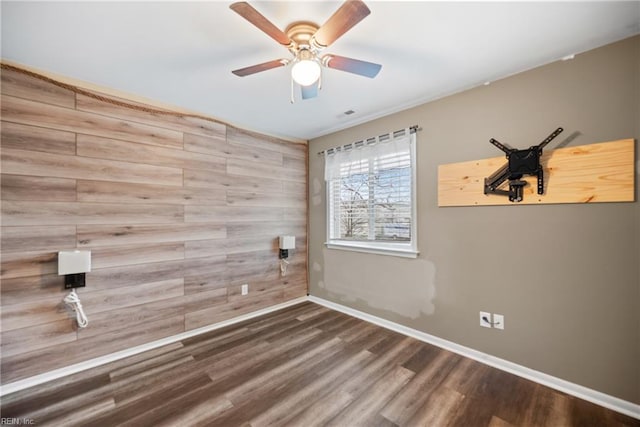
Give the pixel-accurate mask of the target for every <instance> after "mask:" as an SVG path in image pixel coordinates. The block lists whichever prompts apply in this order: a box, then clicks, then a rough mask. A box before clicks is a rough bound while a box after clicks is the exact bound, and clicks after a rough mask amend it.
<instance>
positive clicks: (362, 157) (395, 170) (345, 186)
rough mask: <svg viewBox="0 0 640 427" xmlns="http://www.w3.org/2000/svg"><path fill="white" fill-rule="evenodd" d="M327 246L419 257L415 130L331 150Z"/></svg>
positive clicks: (327, 161)
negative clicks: (416, 212)
mask: <svg viewBox="0 0 640 427" xmlns="http://www.w3.org/2000/svg"><path fill="white" fill-rule="evenodd" d="M325 180H326V183H327V200H328V203H327V208H328V212H327V234H328V236H327V237H328V239H327V247H329V248H333V249H348V250H355V251H363V252H374V253H383V254H389V255H397V256H405V257H412V258H415V257H416V256H417V236H416V221H415V220H416V218H415V217H416V214H415V211H416V204H415V133H413V132H410V131H409V129H405V130H402V131H399V132H395V133H394V134H393V135H389V134H388V135H383V136H381V137H378V138H371V139H369V140H366V141H359V142H356V143H354V144H349V145H347V146H343V147H339V148H336V149H332V150H328V151H327V152H326V153H325Z"/></svg>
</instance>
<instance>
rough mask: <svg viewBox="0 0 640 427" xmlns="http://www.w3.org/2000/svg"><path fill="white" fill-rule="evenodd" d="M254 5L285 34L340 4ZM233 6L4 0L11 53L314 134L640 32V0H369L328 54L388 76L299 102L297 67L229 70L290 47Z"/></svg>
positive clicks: (326, 85) (338, 79)
mask: <svg viewBox="0 0 640 427" xmlns="http://www.w3.org/2000/svg"><path fill="white" fill-rule="evenodd" d="M250 3H251V4H252V5H253V6H254V7H255V8H256V9H257V10H258V11H260V12H261V13H262V14H263V15H264V16H266V17H267V18H268V19H269V20H271V21H272V22H273V23H274V24H275V25H276V26H278V27H279V28H281V29H284V28H285V27H286V26H287V25H288V24H290V23H291V22H293V21H298V20H310V21H314V22H316V23H317V24H322V23H324V22H325V20H326V19H327V18H328V17H329V16H331V14H332V13H333V12H334V11H335V10H336V9H337V8H338V7H339V6H340V4H341V2H333V1H324V2H309V1H291V2H258V1H250ZM229 4H231V2H162V1H161V2H158V1H155V2H149V1H147V2H51V1H48V2H10V1H2V6H1V13H2V58H3V59H6V60H10V61H12V62H16V63H20V64H24V65H28V66H30V67H34V68H38V69H41V70H46V71H50V72H54V73H57V74H61V75H65V76H69V77H73V78H75V79H80V80H84V81H87V82H90V83H93V84H97V85H101V86H106V87H110V88H114V89H117V90H119V91H125V92H129V93H132V94H135V95H138V96H142V97H145V98H149V99H153V100H157V101H161V102H162V103H165V104H171V105H175V106H178V107H181V108H186V109H189V110H192V111H196V112H199V113H203V114H206V115H210V116H213V117H215V118H218V119H221V120H223V121H225V122H227V123H231V124H234V125H237V126H240V127H243V128H246V129H251V130H255V131H259V132H264V133H267V134H271V135H276V136H282V137H286V138H293V139H310V138H314V137H317V136H321V135H324V134H327V133H330V132H333V131H336V130H340V129H343V128H347V127H350V126H353V125H355V124H358V123H362V122H364V121H368V120H371V119H373V118H376V117H380V116H383V115H386V114H389V113H392V112H395V111H399V110H402V109H405V108H408V107H411V106H414V105H418V104H421V103H424V102H426V101H429V100H433V99H436V98H439V97H442V96H445V95H448V94H451V93H455V92H459V91H461V90H464V89H468V88H471V87H474V86H478V85H481V84H483V83H484V82H485V81H493V80H496V79H500V78H502V77H505V76H508V75H511V74H514V73H517V72H521V71H524V70H527V69H530V68H533V67H536V66H539V65H542V64H545V63H549V62H552V61H555V60H558V59H560V58H562V57H564V56H567V55H570V54H574V53H580V52H584V51H586V50H589V49H592V48H594V47H598V46H601V45H604V44H607V43H610V42H613V41H616V40H620V39H623V38H626V37H628V36H631V35H633V34H638V33H639V32H640V2H638V1H625V2H615V1H603V2H595V1H589V2H477V1H476V2H417V1H412V2H399V1H367V5H368V6H369V8H370V9H371V15H369V16H368V17H367V18H365V19H364V20H363V21H362V22H360V23H359V24H358V25H356V26H355V27H354V28H353V29H351V30H350V31H349V32H347V33H346V34H345V35H344V36H343V37H342V38H341V39H339V40H338V41H337V42H335V43H334V44H333V45H332V46H330V47H329V48H328V49H326V50H325V53H327V52H330V53H335V54H338V55H342V56H348V57H352V58H357V59H363V60H366V61H370V62H377V63H380V64H382V65H383V67H382V70H381V72H380V74H379V75H378V76H377V77H376V78H375V79H373V80H371V79H368V78H365V77H360V76H357V75H353V74H349V73H345V72H341V71H338V70H331V69H325V71H324V74H323V88H322V90H321V91H320V94H319V96H318V97H317V98H314V99H311V100H305V101H301V100H299V91H296V98H298V100H297V101H296V102H295V103H294V104H291V103H290V102H289V91H290V77H289V76H290V74H289V70H288V69H285V68H278V69H274V70H269V71H265V72H263V73H259V74H255V75H252V76H247V77H243V78H241V77H236V76H234V75H232V74H231V70H233V69H237V68H242V67H245V66H249V65H254V64H257V63H261V62H266V61H269V60H272V59H278V58H288V57H289V53H288V51H287V50H286V49H285V48H284V47H282V46H280V45H278V44H277V43H276V42H275V41H273V40H272V39H270V38H269V37H268V36H267V35H265V34H264V33H262V32H261V31H260V30H258V29H257V28H255V27H254V26H252V25H251V24H250V23H249V22H247V21H245V20H244V19H243V18H241V17H240V16H239V15H237V14H236V13H234V12H233V11H231V10H230V9H229ZM347 110H354V111H355V114H352V115H350V116H347V115H345V114H344V112H345V111H347Z"/></svg>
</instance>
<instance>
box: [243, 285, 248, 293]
mask: <svg viewBox="0 0 640 427" xmlns="http://www.w3.org/2000/svg"><path fill="white" fill-rule="evenodd" d="M248 293H249V285H247V284H244V285H242V295H247V294H248Z"/></svg>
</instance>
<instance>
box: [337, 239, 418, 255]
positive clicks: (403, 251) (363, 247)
mask: <svg viewBox="0 0 640 427" xmlns="http://www.w3.org/2000/svg"><path fill="white" fill-rule="evenodd" d="M325 246H326V247H327V248H328V249H339V250H341V251H353V252H363V253H368V254H376V255H391V256H397V257H402V258H417V257H418V254H419V252H418V251H416V250H413V249H410V248H397V247H395V248H394V247H391V246H384V247H383V246H382V245H381V246H374V245H370V244H366V243H360V242H358V243H356V242H348V243H346V242H339V243H338V242H325Z"/></svg>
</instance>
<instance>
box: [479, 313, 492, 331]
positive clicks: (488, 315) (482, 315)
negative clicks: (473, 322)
mask: <svg viewBox="0 0 640 427" xmlns="http://www.w3.org/2000/svg"><path fill="white" fill-rule="evenodd" d="M483 318H485V319H487V321H485V320H484V319H483ZM480 326H482V327H484V328H490V327H491V313H489V312H487V311H481V312H480Z"/></svg>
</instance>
